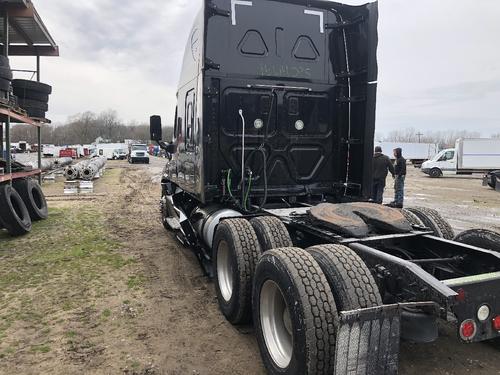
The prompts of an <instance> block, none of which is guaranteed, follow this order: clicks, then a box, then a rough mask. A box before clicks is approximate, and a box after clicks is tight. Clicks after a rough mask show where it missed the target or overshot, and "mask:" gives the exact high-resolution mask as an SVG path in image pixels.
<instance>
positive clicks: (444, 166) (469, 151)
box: [422, 138, 500, 177]
mask: <svg viewBox="0 0 500 375" xmlns="http://www.w3.org/2000/svg"><path fill="white" fill-rule="evenodd" d="M499 169H500V139H487V138H481V139H459V140H458V141H457V143H456V145H455V148H450V149H446V150H443V151H441V152H440V153H439V154H437V155H436V156H435V157H434V158H432V159H431V160H429V161H427V162H425V163H423V164H422V172H424V173H426V174H428V175H429V176H431V177H441V176H444V175H450V174H453V175H457V174H473V173H482V174H487V173H489V172H492V171H495V170H499Z"/></svg>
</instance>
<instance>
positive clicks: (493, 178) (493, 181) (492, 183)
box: [488, 172, 500, 190]
mask: <svg viewBox="0 0 500 375" xmlns="http://www.w3.org/2000/svg"><path fill="white" fill-rule="evenodd" d="M498 176H500V172H494V173H492V174H491V181H490V182H488V186H489V187H490V188H492V189H493V190H495V189H496V188H497V184H498V179H499V177H498Z"/></svg>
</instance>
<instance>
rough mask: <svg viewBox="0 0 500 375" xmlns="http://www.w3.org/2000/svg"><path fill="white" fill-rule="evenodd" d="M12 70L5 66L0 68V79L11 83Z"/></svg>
mask: <svg viewBox="0 0 500 375" xmlns="http://www.w3.org/2000/svg"><path fill="white" fill-rule="evenodd" d="M12 77H13V76H12V70H10V68H9V67H8V66H7V67H6V66H0V78H3V79H5V80H7V81H12Z"/></svg>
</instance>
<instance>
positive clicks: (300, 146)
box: [151, 0, 500, 375]
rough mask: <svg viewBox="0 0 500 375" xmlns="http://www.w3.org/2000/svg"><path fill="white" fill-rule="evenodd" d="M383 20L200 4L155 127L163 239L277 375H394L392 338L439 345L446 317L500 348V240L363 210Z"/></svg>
mask: <svg viewBox="0 0 500 375" xmlns="http://www.w3.org/2000/svg"><path fill="white" fill-rule="evenodd" d="M377 22H378V8H377V3H370V4H366V5H363V6H347V5H344V4H339V3H335V2H331V1H324V0H307V1H305V0H251V1H250V0H204V2H203V8H202V10H201V12H200V13H199V15H198V16H197V18H196V20H195V24H194V27H193V29H192V32H191V34H190V36H189V40H188V45H187V48H186V52H185V56H184V64H183V69H182V75H181V80H180V85H179V90H178V94H177V98H178V105H177V109H176V114H175V130H174V137H173V140H172V141H171V142H169V143H165V142H163V141H162V134H161V119H160V118H159V117H158V116H152V117H151V137H152V139H154V140H156V141H158V142H159V144H160V145H161V146H162V147H163V148H164V149H165V151H166V152H167V154H169V155H171V158H170V160H169V161H168V163H167V165H166V167H165V170H164V174H163V178H162V182H161V183H162V197H161V213H162V221H163V224H164V226H165V228H166V229H168V230H171V231H174V232H175V233H176V235H177V238H178V239H179V240H180V241H181V242H182V243H184V244H185V245H187V246H189V247H191V248H192V249H193V250H194V252H195V253H196V255H197V257H198V259H199V261H200V265H201V266H202V267H203V269H204V270H205V272H206V273H207V275H209V276H211V277H213V278H214V284H215V289H216V293H217V297H218V301H219V305H220V309H221V311H222V313H223V314H224V315H225V317H226V318H227V319H228V321H230V322H231V323H232V324H235V325H240V324H248V323H251V322H253V324H254V326H255V332H256V335H257V338H258V343H259V347H260V350H261V353H262V360H263V362H264V364H265V366H266V368H267V370H268V372H269V373H270V374H325V375H326V374H337V375H342V374H370V375H373V374H394V373H397V371H398V354H399V342H400V339H401V338H404V339H407V340H411V341H414V342H432V341H434V340H436V339H437V336H438V329H437V321H438V319H442V320H445V321H448V322H451V323H453V324H455V325H456V327H457V336H458V339H459V340H462V341H463V342H465V343H472V342H479V341H484V340H490V339H494V338H497V337H499V336H500V253H499V252H498V251H500V249H499V248H498V246H500V244H499V243H498V241H496V240H495V238H497V237H494V236H493V237H491V238H493V240H492V241H489V242H485V241H482V239H484V237H482V234H484V233H481V235H479V234H478V235H475V233H474V232H472V233H468V236H467V239H468V240H469V243H472V244H473V245H476V246H472V245H469V244H465V243H459V242H457V241H453V238H454V233H453V230H452V229H451V227H450V225H449V224H448V223H447V222H446V221H445V220H444V219H443V218H442V217H441V216H440V215H439V214H438V213H437V212H436V211H434V210H430V209H425V208H408V209H404V210H397V209H391V208H387V207H383V206H379V205H375V204H371V203H368V198H369V195H370V190H371V170H372V153H373V144H374V130H375V106H376V92H377V60H376V52H377ZM491 238H490V239H491ZM464 242H467V241H464ZM477 246H479V247H477Z"/></svg>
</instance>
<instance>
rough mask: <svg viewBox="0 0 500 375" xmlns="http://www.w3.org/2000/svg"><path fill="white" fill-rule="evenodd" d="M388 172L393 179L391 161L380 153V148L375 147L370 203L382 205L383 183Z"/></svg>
mask: <svg viewBox="0 0 500 375" xmlns="http://www.w3.org/2000/svg"><path fill="white" fill-rule="evenodd" d="M389 172H391V174H392V176H393V177H394V166H393V165H392V162H391V159H389V157H388V156H386V155H384V154H383V153H382V147H379V146H377V147H375V155H373V190H372V198H371V201H372V202H375V203H378V204H382V202H383V200H384V190H385V183H386V180H387V175H388V174H389Z"/></svg>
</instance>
